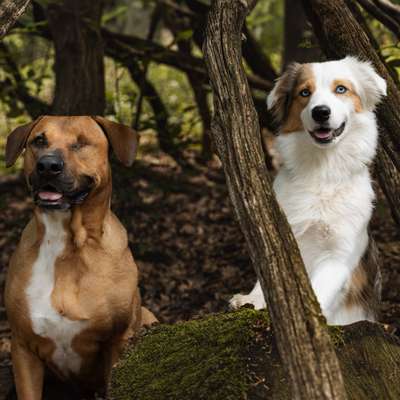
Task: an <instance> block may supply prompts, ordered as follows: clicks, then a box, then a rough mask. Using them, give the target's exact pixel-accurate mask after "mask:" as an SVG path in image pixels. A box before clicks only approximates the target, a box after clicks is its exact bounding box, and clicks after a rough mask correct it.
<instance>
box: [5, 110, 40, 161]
mask: <svg viewBox="0 0 400 400" xmlns="http://www.w3.org/2000/svg"><path fill="white" fill-rule="evenodd" d="M42 118H43V117H42V116H41V117H38V118H36V119H35V120H34V121H32V122H30V123H29V124H25V125H21V126H19V127H18V128H15V129H14V130H13V131H12V132H11V133H10V134H9V135H8V137H7V144H6V167H7V168H8V167H11V166H12V165H13V164H14V163H15V161H16V160H17V158H18V157H19V155H20V154H21V153H22V150H24V148H25V145H26V141H27V140H28V136H29V134H30V133H31V132H32V129H33V128H34V127H35V125H36V124H37V123H38V122H39V121H40V120H41V119H42Z"/></svg>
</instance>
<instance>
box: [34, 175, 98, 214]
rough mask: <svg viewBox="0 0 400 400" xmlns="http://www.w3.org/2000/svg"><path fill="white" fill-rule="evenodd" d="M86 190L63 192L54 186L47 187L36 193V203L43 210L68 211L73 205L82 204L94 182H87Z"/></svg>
mask: <svg viewBox="0 0 400 400" xmlns="http://www.w3.org/2000/svg"><path fill="white" fill-rule="evenodd" d="M85 183H86V185H87V186H86V185H85V187H84V188H79V189H77V190H73V191H67V192H63V191H61V190H60V189H58V188H57V187H56V186H53V185H49V184H47V185H45V186H42V187H40V188H39V189H37V190H35V191H34V200H35V203H36V204H37V205H38V206H39V207H41V208H48V209H68V208H70V207H71V206H73V205H77V204H81V203H82V202H83V201H84V200H85V199H86V197H87V196H88V194H89V193H90V191H91V188H92V180H88V181H87V182H85Z"/></svg>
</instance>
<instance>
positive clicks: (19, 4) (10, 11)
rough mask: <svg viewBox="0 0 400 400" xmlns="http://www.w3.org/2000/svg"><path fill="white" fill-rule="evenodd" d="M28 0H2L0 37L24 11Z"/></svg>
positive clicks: (0, 5)
mask: <svg viewBox="0 0 400 400" xmlns="http://www.w3.org/2000/svg"><path fill="white" fill-rule="evenodd" d="M29 2H30V0H3V1H2V2H1V4H0V39H1V38H3V37H4V35H5V34H6V33H7V32H8V30H9V29H10V28H11V27H12V26H13V25H14V23H15V21H16V20H17V19H18V18H19V17H20V16H21V15H22V14H23V13H24V11H25V10H26V7H28V4H29Z"/></svg>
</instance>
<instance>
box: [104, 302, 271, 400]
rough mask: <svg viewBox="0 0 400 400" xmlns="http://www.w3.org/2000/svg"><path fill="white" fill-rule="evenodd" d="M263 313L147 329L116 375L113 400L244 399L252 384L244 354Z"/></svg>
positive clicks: (246, 312) (249, 312)
mask: <svg viewBox="0 0 400 400" xmlns="http://www.w3.org/2000/svg"><path fill="white" fill-rule="evenodd" d="M268 326H269V323H268V317H267V313H266V312H257V311H254V310H252V309H242V310H240V311H238V312H235V313H228V314H220V315H216V316H211V317H208V318H206V319H202V320H194V321H189V322H186V323H181V324H176V325H160V326H158V327H155V328H153V329H151V330H150V331H149V332H148V333H147V334H146V335H145V336H144V337H143V338H141V339H140V340H139V342H138V344H137V345H136V346H134V347H133V349H130V350H128V351H127V352H126V354H125V355H124V356H123V358H122V360H121V362H120V363H119V365H118V366H117V367H116V368H115V369H114V372H113V376H112V385H111V396H112V398H113V399H116V400H128V399H140V400H158V399H185V400H190V399H196V400H201V399H207V400H233V399H235V400H236V399H242V398H245V394H246V392H247V389H248V386H249V385H250V383H251V378H250V377H249V374H248V371H247V364H246V359H245V358H246V353H247V351H248V349H249V346H250V344H251V343H252V340H253V339H254V338H255V336H256V335H257V332H260V329H259V328H261V329H262V331H265V330H267V329H268Z"/></svg>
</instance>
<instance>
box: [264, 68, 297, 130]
mask: <svg viewBox="0 0 400 400" xmlns="http://www.w3.org/2000/svg"><path fill="white" fill-rule="evenodd" d="M301 67H302V64H299V63H292V64H290V65H289V66H288V67H287V68H286V71H285V72H284V73H283V75H282V76H281V77H280V78H278V79H277V81H276V83H275V85H274V88H273V89H272V91H271V93H270V94H269V95H268V97H267V106H268V112H269V113H270V117H271V123H270V125H271V126H270V128H271V130H272V131H273V132H274V133H279V130H280V129H281V127H282V125H283V124H284V122H285V119H286V117H287V115H288V112H289V107H290V105H291V103H292V97H293V89H294V86H295V85H296V81H297V77H298V74H299V72H300V70H301Z"/></svg>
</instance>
